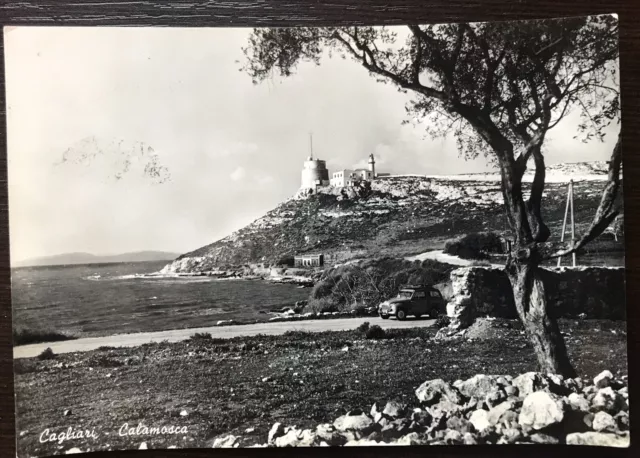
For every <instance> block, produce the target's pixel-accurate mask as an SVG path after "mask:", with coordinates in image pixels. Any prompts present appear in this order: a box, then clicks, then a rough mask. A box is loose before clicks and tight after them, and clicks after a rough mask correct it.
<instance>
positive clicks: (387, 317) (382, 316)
mask: <svg viewBox="0 0 640 458" xmlns="http://www.w3.org/2000/svg"><path fill="white" fill-rule="evenodd" d="M380 318H382V319H383V320H388V319H389V315H380Z"/></svg>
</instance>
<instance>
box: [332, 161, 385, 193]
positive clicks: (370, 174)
mask: <svg viewBox="0 0 640 458" xmlns="http://www.w3.org/2000/svg"><path fill="white" fill-rule="evenodd" d="M385 175H388V174H385ZM378 176H381V174H378V173H376V159H375V157H374V156H373V154H370V155H369V160H368V168H366V169H343V170H338V171H337V172H334V173H333V175H332V176H331V180H330V183H331V186H335V187H336V188H344V187H346V186H355V185H356V184H358V183H359V182H361V181H373V180H374V179H375V178H376V177H378Z"/></svg>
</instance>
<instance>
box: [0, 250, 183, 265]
mask: <svg viewBox="0 0 640 458" xmlns="http://www.w3.org/2000/svg"><path fill="white" fill-rule="evenodd" d="M177 257H178V254H177V253H169V252H166V251H137V252H134V253H123V254H116V255H108V256H100V255H95V254H91V253H62V254H56V255H53V256H43V257H40V258H33V259H27V260H25V261H19V262H16V263H12V267H27V266H59V265H72V264H104V263H110V262H147V261H171V260H173V259H175V258H177Z"/></svg>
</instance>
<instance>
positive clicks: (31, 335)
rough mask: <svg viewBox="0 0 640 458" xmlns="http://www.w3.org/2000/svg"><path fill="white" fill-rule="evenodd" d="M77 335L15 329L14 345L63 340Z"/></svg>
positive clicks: (71, 338)
mask: <svg viewBox="0 0 640 458" xmlns="http://www.w3.org/2000/svg"><path fill="white" fill-rule="evenodd" d="M76 338H77V337H73V336H69V335H66V334H62V333H60V332H56V331H49V330H33V329H14V330H13V345H14V346H18V345H28V344H33V343H42V342H60V341H62V340H73V339H76Z"/></svg>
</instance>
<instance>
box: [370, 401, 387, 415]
mask: <svg viewBox="0 0 640 458" xmlns="http://www.w3.org/2000/svg"><path fill="white" fill-rule="evenodd" d="M383 410H384V407H382V404H381V403H379V402H374V403H373V405H372V406H371V410H370V411H369V415H371V418H374V417H375V416H376V414H377V413H382V411H383Z"/></svg>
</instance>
